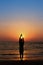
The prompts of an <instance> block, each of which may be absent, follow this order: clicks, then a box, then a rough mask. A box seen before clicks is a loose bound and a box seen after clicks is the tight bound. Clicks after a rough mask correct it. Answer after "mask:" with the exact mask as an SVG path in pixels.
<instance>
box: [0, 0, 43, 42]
mask: <svg viewBox="0 0 43 65" xmlns="http://www.w3.org/2000/svg"><path fill="white" fill-rule="evenodd" d="M21 33H22V34H23V35H24V38H25V40H28V41H30V40H33V41H43V0H0V40H18V38H19V35H20V34H21Z"/></svg>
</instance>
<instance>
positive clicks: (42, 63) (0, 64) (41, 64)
mask: <svg viewBox="0 0 43 65" xmlns="http://www.w3.org/2000/svg"><path fill="white" fill-rule="evenodd" d="M9 64H10V65H14V64H15V65H20V64H21V65H37V64H38V65H43V60H24V61H23V60H20V61H19V60H18V61H15V60H0V65H9Z"/></svg>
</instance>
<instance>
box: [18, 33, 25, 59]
mask: <svg viewBox="0 0 43 65" xmlns="http://www.w3.org/2000/svg"><path fill="white" fill-rule="evenodd" d="M23 51H24V38H23V36H22V34H21V35H20V38H19V52H20V59H23Z"/></svg>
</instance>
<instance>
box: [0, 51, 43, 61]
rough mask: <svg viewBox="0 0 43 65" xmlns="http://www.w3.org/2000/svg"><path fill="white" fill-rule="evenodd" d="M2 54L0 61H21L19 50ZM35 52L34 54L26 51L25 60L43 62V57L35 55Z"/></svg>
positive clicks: (0, 54)
mask: <svg viewBox="0 0 43 65" xmlns="http://www.w3.org/2000/svg"><path fill="white" fill-rule="evenodd" d="M0 52H1V53H0V60H21V59H20V55H19V51H18V50H16V51H15V50H3V51H0ZM34 52H35V51H33V53H32V51H29V50H28V51H24V56H23V60H43V56H41V55H37V54H34ZM37 52H38V51H37ZM31 53H32V54H31ZM33 54H34V55H33Z"/></svg>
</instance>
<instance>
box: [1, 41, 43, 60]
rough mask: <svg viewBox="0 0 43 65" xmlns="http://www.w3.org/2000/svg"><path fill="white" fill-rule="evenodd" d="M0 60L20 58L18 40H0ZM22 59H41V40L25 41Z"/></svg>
mask: <svg viewBox="0 0 43 65" xmlns="http://www.w3.org/2000/svg"><path fill="white" fill-rule="evenodd" d="M0 60H20V55H19V43H18V42H11V41H7V42H0ZM23 60H43V42H25V43H24V58H23Z"/></svg>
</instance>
